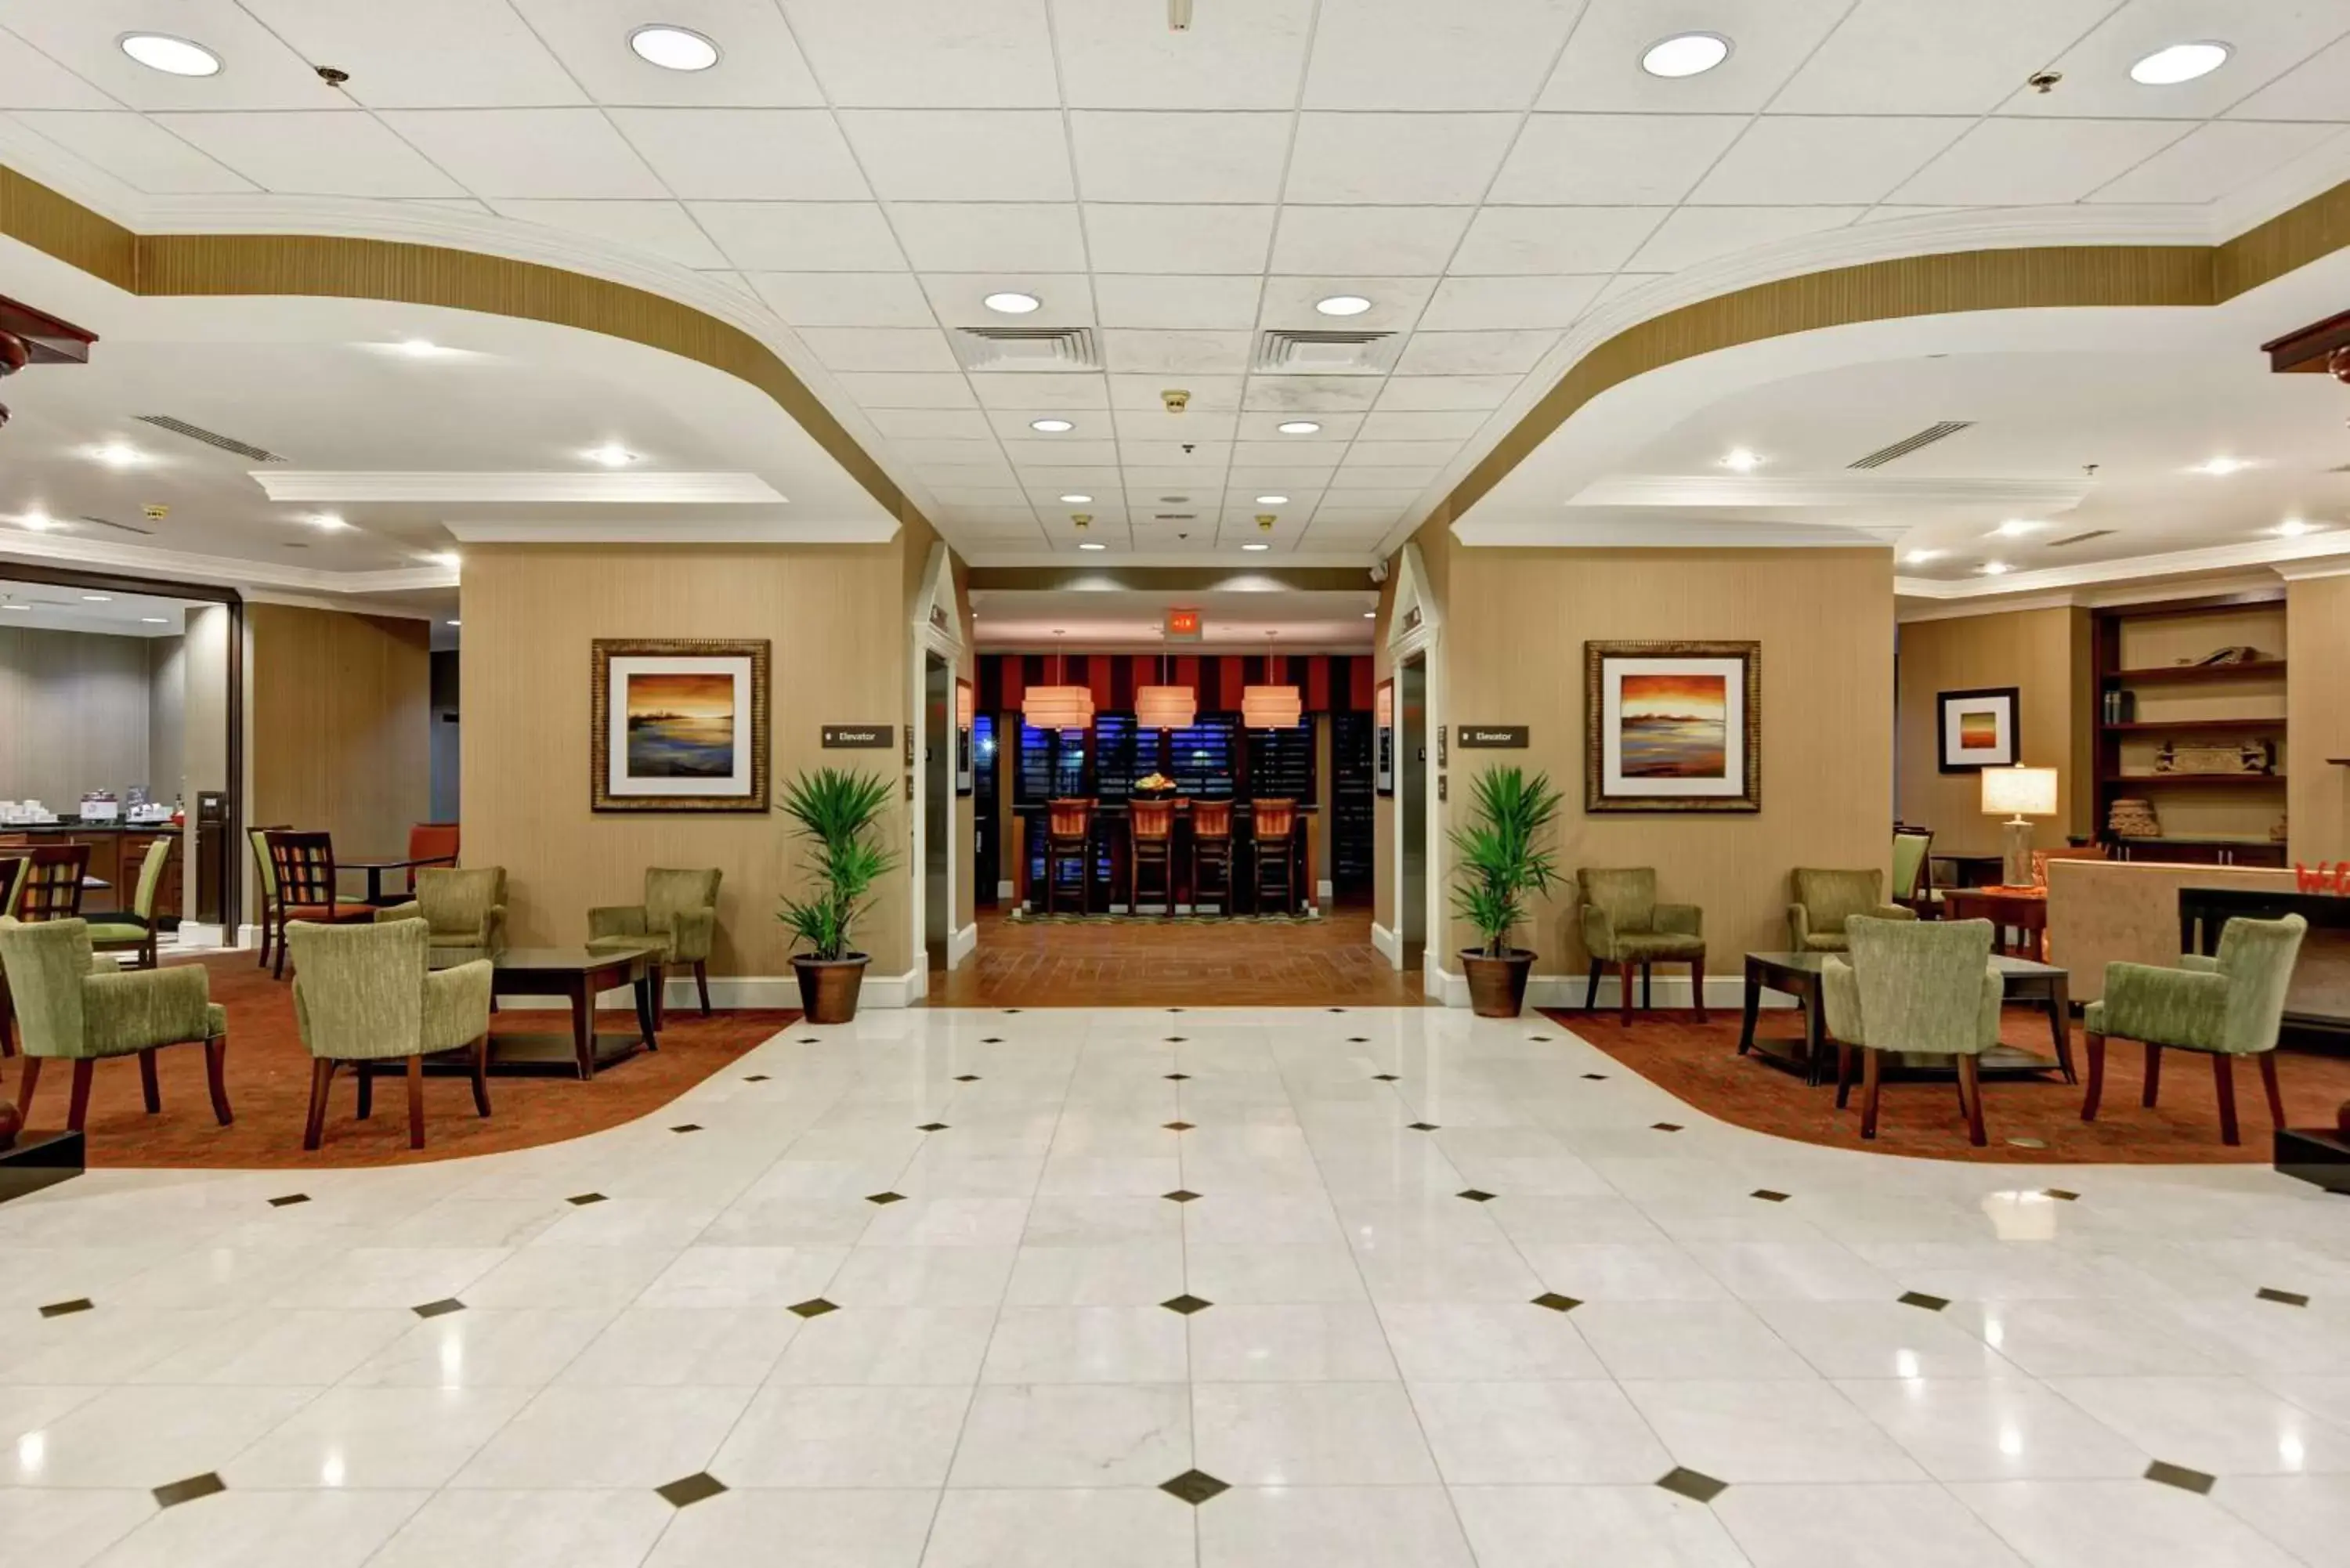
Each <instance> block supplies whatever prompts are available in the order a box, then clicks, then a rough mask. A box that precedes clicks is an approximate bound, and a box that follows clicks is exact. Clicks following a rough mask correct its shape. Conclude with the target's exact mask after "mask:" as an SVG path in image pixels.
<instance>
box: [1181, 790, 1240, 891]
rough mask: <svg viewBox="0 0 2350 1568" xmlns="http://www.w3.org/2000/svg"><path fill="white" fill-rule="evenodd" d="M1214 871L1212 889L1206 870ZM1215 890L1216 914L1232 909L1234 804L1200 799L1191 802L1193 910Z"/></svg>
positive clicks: (1226, 801)
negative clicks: (1205, 874)
mask: <svg viewBox="0 0 2350 1568" xmlns="http://www.w3.org/2000/svg"><path fill="white" fill-rule="evenodd" d="M1207 871H1213V872H1214V873H1215V874H1216V881H1215V886H1214V888H1210V887H1209V885H1208V881H1207V878H1206V877H1205V876H1204V875H1203V874H1202V873H1203V872H1207ZM1211 891H1212V892H1213V893H1214V895H1215V899H1216V913H1218V914H1220V915H1230V914H1231V913H1232V802H1231V801H1228V800H1199V801H1193V802H1192V803H1191V912H1192V913H1193V914H1195V915H1196V914H1198V913H1199V912H1200V906H1201V904H1202V903H1204V902H1205V901H1206V900H1207V898H1208V895H1209V894H1210V893H1211Z"/></svg>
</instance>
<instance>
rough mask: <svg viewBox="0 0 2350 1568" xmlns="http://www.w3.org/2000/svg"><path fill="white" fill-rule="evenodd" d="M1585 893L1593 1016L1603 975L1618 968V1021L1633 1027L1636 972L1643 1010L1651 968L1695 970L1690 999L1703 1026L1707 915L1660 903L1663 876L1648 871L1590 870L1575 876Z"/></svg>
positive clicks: (1588, 1004)
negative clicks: (1670, 966) (1686, 967)
mask: <svg viewBox="0 0 2350 1568" xmlns="http://www.w3.org/2000/svg"><path fill="white" fill-rule="evenodd" d="M1575 882H1576V885H1577V886H1579V887H1580V888H1582V890H1583V946H1584V949H1585V950H1586V951H1587V952H1589V953H1590V955H1591V975H1590V982H1589V983H1588V984H1587V985H1586V987H1585V989H1584V992H1583V1005H1584V1008H1585V1010H1586V1012H1587V1011H1589V1010H1590V1009H1592V1008H1593V1007H1596V1006H1597V1005H1598V1002H1599V975H1600V971H1602V970H1603V969H1604V968H1606V967H1607V965H1610V964H1613V965H1614V966H1615V967H1616V976H1617V984H1618V985H1619V986H1621V987H1622V991H1621V992H1620V993H1619V994H1618V996H1617V1022H1619V1023H1631V1022H1632V971H1635V970H1638V971H1639V973H1640V981H1641V989H1640V1005H1641V1006H1643V1007H1646V1006H1648V980H1649V977H1650V968H1651V966H1652V965H1655V964H1659V963H1683V962H1686V963H1687V964H1688V965H1689V966H1690V998H1691V1000H1692V1002H1694V1003H1695V1004H1696V1007H1697V1021H1698V1022H1699V1023H1704V1022H1705V1021H1706V1016H1705V911H1704V910H1702V909H1699V908H1698V907H1697V906H1696V905H1695V904H1660V903H1659V902H1657V873H1656V872H1655V870H1654V869H1652V868H1651V867H1645V866H1642V867H1631V868H1628V869H1623V870H1608V869H1603V868H1599V867H1588V866H1586V867H1582V868H1580V869H1578V870H1577V871H1576V872H1575Z"/></svg>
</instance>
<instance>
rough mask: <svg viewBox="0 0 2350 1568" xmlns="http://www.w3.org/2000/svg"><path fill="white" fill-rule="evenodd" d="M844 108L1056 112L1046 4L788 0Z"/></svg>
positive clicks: (805, 47) (820, 73)
mask: <svg viewBox="0 0 2350 1568" xmlns="http://www.w3.org/2000/svg"><path fill="white" fill-rule="evenodd" d="M781 3H782V5H783V8H784V15H785V16H787V17H789V18H790V20H791V24H792V35H793V36H795V37H796V38H797V39H798V40H799V45H800V48H801V50H802V52H804V53H805V54H806V56H807V60H808V64H809V65H810V66H812V67H814V68H815V70H816V78H817V79H818V80H819V81H821V82H822V83H823V84H824V88H825V91H826V93H827V95H828V96H829V97H830V98H831V99H832V101H833V102H834V103H835V104H837V105H844V106H847V105H854V106H857V107H859V108H880V109H1050V108H1052V107H1053V106H1054V105H1055V104H1057V103H1058V102H1059V101H1060V98H1059V91H1058V88H1057V87H1056V86H1055V77H1054V70H1053V43H1052V36H1051V32H1050V30H1049V29H1048V27H1047V26H1046V25H1045V3H1044V0H954V3H953V4H951V5H941V4H940V0H781Z"/></svg>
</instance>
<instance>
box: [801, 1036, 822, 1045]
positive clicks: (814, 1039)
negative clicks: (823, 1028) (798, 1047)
mask: <svg viewBox="0 0 2350 1568" xmlns="http://www.w3.org/2000/svg"><path fill="white" fill-rule="evenodd" d="M800 1044H803V1045H821V1044H824V1036H822V1035H820V1034H803V1035H801V1036H800Z"/></svg>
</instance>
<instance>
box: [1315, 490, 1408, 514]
mask: <svg viewBox="0 0 2350 1568" xmlns="http://www.w3.org/2000/svg"><path fill="white" fill-rule="evenodd" d="M1427 488H1428V487H1427V486H1426V485H1424V484H1406V485H1398V486H1396V487H1395V488H1393V489H1380V488H1378V487H1377V486H1375V485H1362V484H1350V485H1348V486H1347V488H1345V489H1343V490H1326V491H1324V492H1323V493H1322V505H1321V506H1320V507H1319V508H1318V509H1317V510H1316V515H1319V514H1320V513H1321V512H1326V511H1331V510H1339V511H1345V510H1349V509H1357V508H1361V509H1370V508H1385V507H1401V506H1409V505H1410V504H1412V503H1413V502H1415V501H1417V500H1419V493H1420V492H1421V491H1423V490H1425V489H1427Z"/></svg>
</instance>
